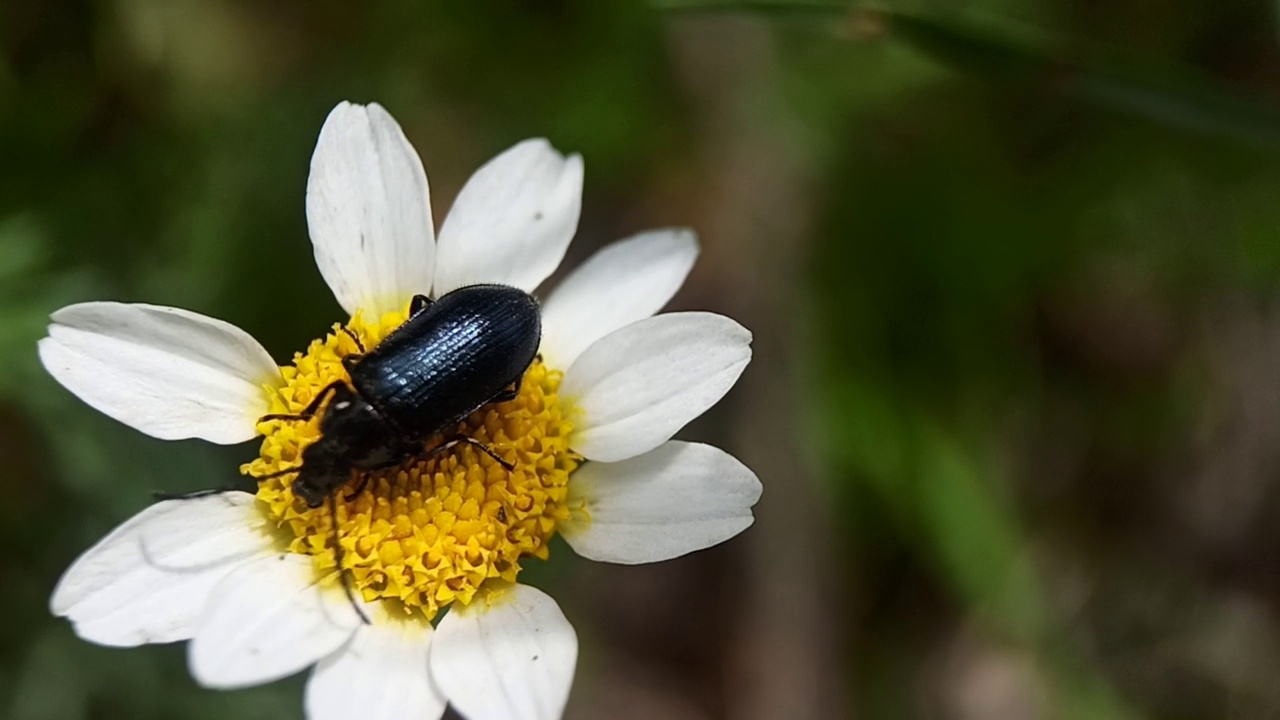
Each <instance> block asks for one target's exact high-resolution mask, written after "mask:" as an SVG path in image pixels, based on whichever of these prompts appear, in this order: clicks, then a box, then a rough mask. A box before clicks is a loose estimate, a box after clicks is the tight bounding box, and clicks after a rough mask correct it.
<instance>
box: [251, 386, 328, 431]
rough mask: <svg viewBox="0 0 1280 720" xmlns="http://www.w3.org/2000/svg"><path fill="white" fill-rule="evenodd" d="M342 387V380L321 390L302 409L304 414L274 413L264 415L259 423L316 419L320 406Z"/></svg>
mask: <svg viewBox="0 0 1280 720" xmlns="http://www.w3.org/2000/svg"><path fill="white" fill-rule="evenodd" d="M342 385H343V382H342V381H341V380H334V381H333V382H331V383H329V384H328V385H325V386H324V388H323V389H321V390H320V392H318V393H316V396H315V397H314V398H312V399H311V402H309V403H307V406H306V407H304V408H302V412H300V413H298V414H297V415H290V414H288V413H273V414H271V415H263V416H262V417H260V418H258V422H267V421H268V420H310V419H311V418H313V417H315V415H316V412H317V411H319V410H320V406H321V405H323V404H324V401H325V400H327V399H329V396H330V395H332V394H334V393H335V392H337V391H338V388H340V387H342Z"/></svg>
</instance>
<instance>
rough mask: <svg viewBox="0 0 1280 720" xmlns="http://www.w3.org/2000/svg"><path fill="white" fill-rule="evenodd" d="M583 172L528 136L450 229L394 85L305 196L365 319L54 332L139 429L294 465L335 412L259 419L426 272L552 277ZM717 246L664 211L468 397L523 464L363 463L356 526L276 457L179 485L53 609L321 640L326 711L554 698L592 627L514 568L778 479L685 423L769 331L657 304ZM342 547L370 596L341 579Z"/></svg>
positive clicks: (611, 549) (507, 710)
mask: <svg viewBox="0 0 1280 720" xmlns="http://www.w3.org/2000/svg"><path fill="white" fill-rule="evenodd" d="M582 172H583V170H582V159H581V157H579V156H577V155H570V156H568V157H565V156H563V155H561V154H560V153H558V152H556V151H555V150H554V149H553V148H552V147H551V145H550V144H548V143H547V142H546V141H545V140H528V141H525V142H522V143H520V144H518V145H516V146H515V147H513V148H511V149H510V150H507V151H506V152H504V153H502V154H501V155H499V156H497V157H496V158H494V159H493V160H491V161H489V163H487V164H486V165H485V166H484V167H482V168H480V169H479V170H478V171H477V172H476V173H475V175H473V176H472V177H471V179H470V180H469V181H468V182H467V184H466V186H465V187H464V188H463V189H462V191H461V193H459V195H458V198H457V200H456V201H455V203H454V205H453V209H452V211H451V212H450V213H449V216H448V217H447V218H446V219H445V221H444V223H443V224H442V225H441V227H440V232H439V236H438V237H437V236H436V233H435V230H434V227H433V224H432V218H431V206H430V204H429V202H428V195H427V176H426V173H425V172H424V171H423V168H422V164H421V162H420V160H419V159H418V156H417V154H416V153H415V152H414V150H413V147H412V146H411V145H410V144H409V142H408V140H406V139H405V136H404V134H403V133H402V132H401V130H400V127H399V126H398V125H397V124H396V122H395V120H393V119H392V118H391V116H390V115H389V114H387V112H386V111H385V110H383V109H382V108H381V107H380V106H378V105H369V106H360V105H352V104H349V103H342V104H341V105H339V106H338V107H336V108H335V109H334V110H333V112H331V113H330V114H329V117H328V119H327V120H326V121H325V124H324V127H323V129H322V130H321V131H320V139H319V142H318V143H317V146H316V150H315V154H314V156H313V157H312V160H311V176H310V179H309V180H308V183H307V221H308V224H309V226H310V231H311V239H312V242H313V244H314V246H315V256H316V263H317V265H318V266H319V268H320V272H321V274H322V275H323V276H324V279H325V280H326V281H327V282H328V284H329V287H330V288H331V289H332V290H333V293H334V295H335V296H336V297H337V300H338V303H339V304H341V305H342V307H343V309H344V310H346V311H347V312H348V313H350V316H351V317H350V320H349V321H348V322H347V323H346V324H345V325H340V324H335V325H334V327H333V332H331V333H330V334H329V335H327V336H326V337H324V338H322V339H319V340H315V341H313V342H312V343H311V345H310V346H309V347H308V348H307V349H306V350H305V351H303V352H300V353H296V354H295V355H294V358H293V361H292V362H291V363H289V364H288V365H285V366H283V367H279V366H277V365H276V364H275V362H274V361H273V360H272V359H271V356H270V355H269V354H268V353H267V352H266V350H264V349H263V348H262V346H261V345H259V344H258V343H257V342H256V341H255V340H254V339H253V338H252V337H250V336H249V335H248V334H247V333H245V332H244V331H242V330H240V329H238V328H236V327H234V326H232V325H229V324H227V323H225V322H222V321H220V320H215V319H212V318H208V317H205V316H202V315H199V314H196V313H193V312H189V311H186V310H179V309H176V308H168V307H156V306H151V305H130V304H122V303H112V302H94V303H84V304H80V305H72V306H70V307H66V308H63V309H61V310H59V311H57V312H56V313H54V314H53V317H52V321H53V322H52V324H51V325H50V327H49V336H48V337H46V338H44V339H43V340H41V341H40V346H39V351H40V359H41V360H42V361H43V363H44V366H45V368H46V369H48V371H49V372H50V373H51V374H52V375H53V376H54V377H55V378H57V380H58V381H59V382H61V383H62V384H63V385H65V386H66V387H67V388H68V389H69V390H71V391H72V392H73V393H75V394H76V395H78V396H79V397H80V398H81V399H83V400H84V401H85V402H86V403H88V404H89V405H91V406H92V407H94V408H96V409H97V410H99V411H101V412H103V413H106V414H107V415H110V416H111V417H113V418H115V419H117V420H119V421H121V422H123V423H126V424H128V425H130V426H132V427H134V428H136V429H138V430H140V431H142V432H144V433H147V434H149V435H152V436H154V437H157V438H161V439H166V440H176V439H180V438H202V439H204V440H208V441H210V442H215V443H224V444H229V443H239V442H243V441H246V440H250V439H252V438H254V437H256V436H258V435H261V436H263V439H262V444H261V452H260V455H259V457H258V458H256V459H254V460H253V461H252V462H249V463H247V464H246V465H245V466H243V467H242V468H241V470H242V472H244V473H246V474H248V475H252V476H265V475H270V474H272V473H274V472H277V471H280V470H284V469H287V468H290V467H296V466H297V465H298V463H299V462H300V452H301V450H302V448H304V447H306V445H307V444H308V443H309V442H311V441H313V440H315V439H316V438H317V437H318V434H319V429H318V425H319V421H318V419H313V420H312V421H310V422H282V421H261V420H260V419H261V418H263V416H265V415H268V414H289V413H298V412H299V411H300V410H301V409H302V408H303V407H305V406H306V405H307V403H308V402H310V401H311V399H312V398H313V397H315V395H316V393H317V392H318V391H319V390H320V389H321V388H324V387H325V386H326V385H328V384H329V383H330V382H332V381H334V380H345V379H346V378H347V375H346V371H345V370H344V369H343V366H342V363H341V359H342V358H343V357H344V356H345V355H347V354H350V353H353V352H356V351H357V344H356V340H355V338H359V340H360V342H361V343H362V344H363V345H364V346H366V347H373V346H374V345H376V344H377V343H378V341H379V340H381V338H382V337H384V336H385V335H386V334H387V333H388V332H389V331H390V330H392V329H393V328H395V327H397V326H398V325H400V324H401V323H403V322H404V320H405V319H406V317H407V312H408V305H409V301H410V298H411V297H412V296H413V295H414V294H415V293H427V292H430V294H431V295H432V296H439V295H441V294H443V293H446V292H448V291H450V290H453V289H455V288H459V287H463V286H466V285H470V284H475V283H500V284H505V285H511V286H515V287H518V288H521V289H523V290H525V291H529V292H532V291H534V290H535V289H536V288H537V287H538V286H539V284H540V283H542V282H543V281H544V280H545V279H546V278H547V277H548V276H549V275H550V274H551V273H552V272H553V271H554V270H555V269H556V267H557V266H558V265H559V263H560V261H561V258H562V257H563V255H564V252H565V248H566V247H567V246H568V244H569V241H570V239H571V238H572V236H573V234H574V232H575V230H576V228H577V224H578V213H579V209H580V206H581V194H582ZM697 253H698V247H697V242H696V240H695V238H694V236H693V234H692V233H691V232H689V231H687V230H659V231H654V232H648V233H643V234H640V235H637V236H635V237H632V238H630V239H627V240H623V241H621V242H618V243H615V244H613V245H610V246H608V247H606V248H605V249H603V250H601V251H600V252H599V253H597V254H596V255H595V256H594V257H592V258H591V259H589V260H588V261H587V262H586V263H585V264H583V265H582V266H581V267H580V268H578V269H577V270H576V271H574V272H573V273H572V274H570V275H569V276H568V277H567V278H566V279H565V280H564V282H563V283H561V284H560V286H559V287H558V288H556V290H555V291H554V292H553V293H551V294H550V295H549V296H548V297H547V298H546V300H545V302H544V303H543V304H542V315H543V336H542V344H541V353H540V356H539V358H538V359H536V360H535V361H534V363H533V365H532V366H530V368H529V369H528V371H527V372H526V374H525V376H524V380H523V383H522V386H521V390H520V392H519V395H518V396H517V397H516V398H515V399H513V400H510V401H507V402H503V403H500V404H493V405H488V406H486V407H483V408H481V409H480V410H478V411H476V412H475V413H473V414H472V415H471V416H470V417H469V418H468V419H467V420H465V421H464V422H463V424H462V425H463V431H464V432H465V434H467V435H469V436H470V437H473V438H475V439H476V440H478V441H480V442H482V443H485V444H487V445H489V446H490V447H492V448H493V449H494V450H495V451H496V452H497V453H498V454H499V455H500V456H501V457H503V458H504V460H505V461H506V462H508V463H510V464H512V465H514V467H515V469H514V470H511V471H508V470H507V469H505V468H503V467H502V466H501V465H500V464H499V463H497V462H495V461H494V460H493V459H491V458H489V457H488V456H487V455H485V453H483V452H479V451H477V450H476V448H474V447H471V446H470V445H467V444H462V445H459V446H457V447H455V448H453V449H452V450H449V451H448V452H445V453H442V454H438V455H435V456H433V457H431V458H429V459H418V458H415V459H411V460H409V461H407V462H405V463H404V464H402V465H400V466H399V467H396V468H392V469H389V470H384V471H376V472H372V473H369V474H368V482H367V483H361V482H358V480H359V479H353V482H352V483H351V484H350V485H348V486H347V487H344V488H341V489H339V491H338V494H337V495H336V503H335V507H336V509H337V513H336V515H337V517H336V524H337V529H336V533H335V531H334V522H335V518H334V517H332V515H331V513H330V508H329V505H324V506H321V507H320V508H316V509H312V508H309V507H307V506H306V505H305V503H303V502H302V501H301V500H297V499H295V498H294V495H293V492H292V488H291V486H290V483H291V482H292V478H293V477H294V476H292V475H282V476H280V477H276V478H272V479H267V480H262V481H261V482H260V483H259V485H258V490H257V492H256V494H249V493H245V492H225V493H220V494H213V495H209V496H205V497H199V498H192V499H181V500H168V501H164V502H160V503H157V504H155V505H153V506H151V507H149V508H147V509H146V510H143V511H142V512H141V513H139V514H138V515H137V516H135V517H134V518H132V519H131V520H129V521H128V522H126V523H124V524H123V525H121V526H120V527H119V528H117V529H116V530H115V531H113V532H112V533H111V534H110V535H108V536H107V537H106V538H104V539H103V540H102V541H101V542H99V543H98V544H97V545H95V546H94V547H92V548H90V549H89V550H88V551H87V552H86V553H84V555H82V556H81V557H80V558H79V559H77V560H76V561H75V563H74V564H72V566H71V568H70V569H68V570H67V572H66V573H65V574H64V575H63V577H62V579H61V581H60V582H59V583H58V587H57V589H56V590H55V591H54V593H53V597H52V600H51V607H52V610H53V612H54V614H56V615H59V616H64V617H67V618H69V619H70V620H71V622H72V623H73V624H74V626H75V630H76V632H77V633H78V634H79V635H80V636H81V637H83V638H85V639H86V640H89V641H91V642H95V643H99V644H103V645H113V646H135V645H141V644H144V643H164V642H173V641H177V640H190V641H191V642H190V645H189V646H188V647H189V652H188V661H189V664H190V668H191V672H192V675H193V676H194V677H195V678H196V680H198V681H199V682H200V683H201V684H203V685H205V686H207V687H213V688H239V687H246V686H251V685H257V684H261V683H266V682H270V681H273V680H276V679H279V678H283V677H286V676H289V675H292V674H294V673H297V672H298V671H300V670H304V669H306V668H308V667H312V668H313V669H312V672H311V676H310V679H309V680H308V682H307V690H306V700H305V703H306V711H307V716H308V717H309V718H311V719H312V720H324V719H325V718H342V719H343V720H346V719H347V718H350V717H352V716H353V715H358V716H360V717H363V718H367V719H368V720H378V719H380V718H396V719H397V720H399V719H400V718H433V717H439V716H440V715H441V714H442V713H443V712H444V709H445V705H446V703H452V704H453V706H454V707H455V708H456V709H457V710H458V712H460V713H461V714H462V715H464V716H465V717H467V718H470V719H471V720H499V719H503V720H505V719H507V718H530V719H535V720H541V719H543V718H556V717H559V715H560V714H561V712H562V710H563V708H564V705H565V701H566V700H567V698H568V694H569V688H570V686H571V684H572V678H573V673H574V666H575V664H576V661H577V636H576V635H575V633H574V630H573V628H572V626H570V624H569V623H568V621H567V620H566V619H565V617H564V615H563V613H561V611H560V608H559V607H558V606H557V605H556V603H555V601H554V600H552V599H551V598H550V597H549V596H547V595H546V594H544V593H543V592H542V591H540V590H537V589H535V588H533V587H530V586H528V585H522V584H519V583H518V575H519V572H520V569H521V563H522V562H523V560H524V558H526V557H530V556H532V557H536V558H546V557H547V553H548V542H549V541H550V540H551V538H552V537H553V536H554V535H556V534H560V535H562V536H563V537H564V538H565V540H566V541H567V543H568V544H569V546H570V547H572V548H573V549H574V550H575V551H577V552H578V553H579V554H580V555H583V556H585V557H587V558H591V559H593V560H601V561H606V562H615V563H628V564H630V563H647V562H656V561H659V560H667V559H670V558H674V557H678V556H680V555H684V554H686V553H690V552H693V551H696V550H700V549H703V548H706V547H709V546H711V545H715V544H717V543H720V542H723V541H725V540H727V539H729V538H731V537H733V536H734V535H737V534H738V533H739V532H742V531H743V530H744V529H746V528H747V527H748V526H749V525H750V524H751V522H752V512H751V508H752V506H753V505H755V503H756V501H757V500H758V499H759V497H760V492H761V486H760V482H759V480H758V479H757V478H756V476H755V475H754V474H753V473H752V472H751V471H750V470H749V469H747V468H746V467H745V466H743V465H742V463H740V462H739V461H737V460H736V459H734V458H733V457H732V456H730V455H729V454H727V453H725V452H724V451H722V450H719V449H717V448H714V447H711V446H708V445H700V444H697V443H687V442H679V441H674V440H671V437H672V436H673V435H674V434H675V433H676V431H678V430H679V429H680V428H681V427H683V426H684V425H685V424H686V423H688V422H689V421H690V420H692V419H693V418H695V417H697V416H698V415H700V414H702V412H704V411H705V410H707V409H708V408H709V407H711V406H712V405H713V404H715V403H716V402H717V401H718V400H719V399H720V398H721V397H722V396H723V395H724V394H725V393H726V392H728V390H729V388H731V387H732V386H733V384H734V383H735V382H736V381H737V379H738V376H739V375H740V374H741V373H742V371H743V369H744V368H745V367H746V365H747V363H748V362H749V360H750V358H751V349H750V342H751V334H750V333H749V332H748V331H747V330H746V329H745V328H743V327H742V326H741V325H739V324H738V323H736V322H734V321H733V320H730V319H729V318H726V317H723V316H721V315H715V314H711V313H704V312H683V313H670V314H663V315H655V313H656V312H657V311H658V310H659V309H661V307H662V306H663V305H664V304H666V302H667V301H668V300H669V299H670V298H671V296H672V295H673V294H674V293H675V292H676V290H677V289H678V288H679V287H680V285H681V283H682V282H683V281H684V278H685V276H686V275H687V274H688V272H689V269H690V267H691V266H692V265H693V262H694V259H695V257H696V256H697ZM321 414H322V413H321ZM359 487H362V488H363V489H361V490H360V492H358V494H355V495H354V496H352V497H348V495H349V494H350V493H352V492H353V491H354V490H356V489H357V488H359ZM335 535H336V537H337V538H339V540H338V542H340V544H341V548H342V550H341V552H340V553H335V547H334V541H333V538H334V537H335ZM338 557H340V558H341V564H342V568H341V572H342V573H343V574H344V575H345V577H346V578H347V581H348V582H349V583H350V586H351V588H352V590H353V591H354V594H355V596H356V602H358V603H359V611H357V608H356V607H355V606H353V604H352V602H351V601H349V599H348V598H347V597H346V595H345V594H344V592H343V590H342V589H341V585H340V584H339V583H338V582H337V580H336V578H337V577H339V572H338V569H337V563H336V558H338ZM361 614H363V615H364V616H366V617H367V619H368V621H369V622H367V623H366V622H364V621H362V618H361Z"/></svg>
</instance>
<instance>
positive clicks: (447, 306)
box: [262, 285, 542, 508]
mask: <svg viewBox="0 0 1280 720" xmlns="http://www.w3.org/2000/svg"><path fill="white" fill-rule="evenodd" d="M351 337H352V339H354V340H355V341H356V344H357V347H360V349H361V352H360V353H359V354H352V355H347V356H346V357H344V358H343V359H342V364H343V367H345V368H346V370H347V374H348V375H349V376H350V382H349V384H348V382H344V381H342V380H337V381H334V382H333V383H330V384H329V385H327V386H325V387H324V389H322V390H321V391H320V392H319V393H317V394H316V396H315V398H314V399H313V400H312V401H311V402H310V403H309V404H308V405H307V406H306V408H304V409H303V410H302V412H301V413H298V414H297V415H267V416H265V417H264V418H262V419H263V420H310V419H311V418H313V417H314V416H315V415H316V414H317V413H319V412H321V410H323V414H322V415H321V416H320V437H319V439H317V440H316V441H315V442H313V443H311V444H310V445H308V446H307V447H306V448H305V449H304V450H303V451H302V464H301V465H300V466H298V467H294V468H289V469H287V470H283V471H280V472H278V473H275V474H273V475H286V474H289V473H292V472H296V473H298V477H297V478H296V479H295V480H294V481H293V492H294V494H295V495H296V496H298V497H299V498H301V499H302V500H303V501H304V502H305V503H306V504H307V505H308V506H309V507H313V508H314V507H319V506H320V505H321V504H322V503H323V502H324V501H325V499H326V498H328V497H329V496H331V495H332V494H333V493H334V491H336V490H337V489H338V488H339V487H341V486H343V485H345V484H346V483H348V482H349V481H350V480H351V479H352V477H353V474H355V473H363V474H362V476H361V485H360V486H359V487H358V488H357V490H356V494H358V493H359V491H360V490H361V489H363V483H364V482H366V481H367V477H368V474H367V473H368V471H372V470H378V469H381V468H387V467H393V466H395V465H399V464H400V463H403V462H404V461H405V460H408V459H410V458H412V457H422V456H423V455H425V454H427V453H426V451H425V450H424V447H425V444H426V443H427V442H428V441H430V440H432V439H435V438H437V437H440V436H442V435H443V433H444V432H445V431H446V430H448V429H450V428H452V427H453V426H455V425H456V424H457V423H458V422H460V421H461V420H463V419H464V418H466V417H467V416H468V415H470V414H471V413H472V412H474V411H475V410H477V409H479V408H481V407H483V406H485V405H488V404H490V403H495V402H503V401H506V400H510V399H512V398H514V397H516V395H517V394H518V393H519V391H520V380H521V378H522V377H523V376H524V372H525V370H527V369H528V367H529V364H530V363H532V362H533V359H534V356H535V355H537V352H538V343H539V341H540V340H541V337H542V321H541V317H540V316H539V313H538V304H537V301H536V300H534V299H533V297H531V296H530V295H529V294H528V293H526V292H524V291H523V290H519V289H517V288H513V287H507V286H504V285H470V286H467V287H462V288H459V289H457V290H453V291H452V292H449V293H446V294H444V295H442V296H440V298H438V299H437V300H435V301H434V302H433V301H432V300H431V299H430V298H428V297H426V296H425V295H418V296H416V297H414V299H413V302H412V304H411V305H410V308H409V319H408V320H406V321H405V322H404V324H403V325H401V326H400V327H398V328H396V329H395V330H393V331H392V332H391V334H389V335H387V337H386V338H384V339H383V340H382V342H380V343H378V345H377V346H376V347H374V348H373V349H372V350H368V351H365V350H364V348H363V345H361V343H360V340H359V338H357V337H356V336H355V335H354V334H352V335H351ZM443 439H444V441H445V442H444V443H443V444H441V445H439V446H437V447H436V448H434V449H433V450H431V451H430V452H431V453H436V452H440V451H442V450H443V449H447V448H448V447H452V446H454V445H456V444H458V443H461V442H465V443H469V444H471V445H474V446H475V447H477V448H478V449H480V450H482V451H483V452H485V453H487V454H488V455H489V456H490V457H492V458H493V459H494V460H496V461H497V462H498V463H499V464H501V465H503V466H504V467H506V468H507V469H508V470H510V469H512V467H511V465H510V464H509V463H507V461H505V460H503V459H502V458H501V457H499V456H498V454H497V453H495V452H494V451H493V449H492V448H490V447H488V446H486V445H484V444H483V443H480V442H478V441H476V440H475V439H473V438H470V437H467V436H463V435H456V436H451V437H444V438H443ZM267 477H271V476H267Z"/></svg>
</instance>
